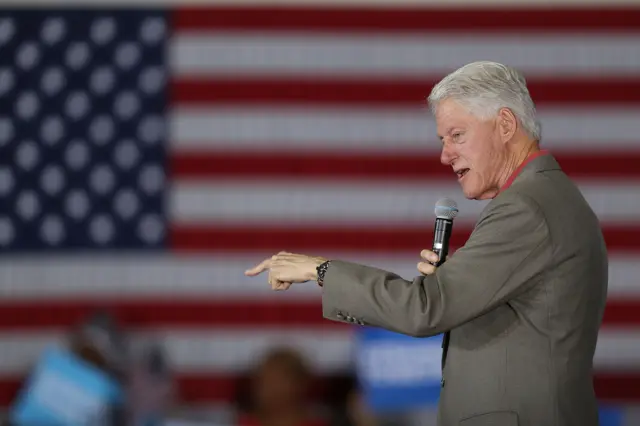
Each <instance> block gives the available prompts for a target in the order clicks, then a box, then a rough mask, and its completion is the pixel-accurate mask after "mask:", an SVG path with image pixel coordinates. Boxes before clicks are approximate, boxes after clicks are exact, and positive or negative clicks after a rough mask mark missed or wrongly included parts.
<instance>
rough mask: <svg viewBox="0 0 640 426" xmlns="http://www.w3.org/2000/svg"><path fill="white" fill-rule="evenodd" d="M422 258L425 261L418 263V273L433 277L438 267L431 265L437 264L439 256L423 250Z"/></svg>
mask: <svg viewBox="0 0 640 426" xmlns="http://www.w3.org/2000/svg"><path fill="white" fill-rule="evenodd" d="M420 257H421V258H422V259H423V261H422V262H418V271H419V272H420V273H421V274H422V275H431V274H433V273H434V272H435V271H436V267H435V266H434V265H433V264H432V263H431V262H433V263H435V262H437V261H438V255H437V254H435V253H434V252H432V251H431V250H426V249H425V250H422V251H421V252H420Z"/></svg>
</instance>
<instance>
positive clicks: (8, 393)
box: [0, 372, 640, 407]
mask: <svg viewBox="0 0 640 426" xmlns="http://www.w3.org/2000/svg"><path fill="white" fill-rule="evenodd" d="M22 382H23V378H18V377H8V378H2V379H0V406H3V407H7V406H9V405H10V404H12V403H13V402H14V399H15V397H16V396H17V394H18V391H19V389H20V388H21V386H22ZM593 382H594V388H595V391H596V395H597V397H598V399H600V400H602V401H608V402H620V403H624V402H626V403H637V402H640V373H638V372H625V373H615V374H610V373H596V375H595V377H594V381H593ZM248 383H249V382H248V380H247V378H246V377H244V376H239V375H225V374H222V373H221V374H211V373H208V374H181V375H178V376H177V377H176V384H177V388H178V396H179V398H180V400H181V401H183V402H186V403H210V404H225V403H226V404H233V403H236V402H237V400H238V397H239V396H240V395H242V394H244V395H247V394H246V391H247V390H248V388H247V386H248ZM349 383H350V380H349V379H348V377H344V376H338V375H335V376H317V377H315V378H314V380H313V383H312V386H311V397H312V398H313V399H314V400H316V401H327V400H328V399H330V398H332V397H333V395H335V394H345V392H344V391H346V390H347V386H349Z"/></svg>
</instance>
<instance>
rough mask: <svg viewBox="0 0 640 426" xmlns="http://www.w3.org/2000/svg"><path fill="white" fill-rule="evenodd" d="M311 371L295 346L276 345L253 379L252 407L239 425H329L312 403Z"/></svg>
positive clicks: (242, 416)
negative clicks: (313, 407)
mask: <svg viewBox="0 0 640 426" xmlns="http://www.w3.org/2000/svg"><path fill="white" fill-rule="evenodd" d="M310 385H311V374H310V371H309V369H308V368H307V366H306V364H305V362H304V360H303V359H302V357H301V356H300V354H298V353H297V352H295V351H294V350H292V349H288V348H279V349H275V350H273V351H272V352H270V353H269V354H267V356H266V357H265V358H264V360H263V361H262V362H261V363H260V365H259V366H258V368H257V369H256V371H255V374H254V376H253V377H252V381H251V394H250V399H251V401H250V408H249V412H247V413H244V414H242V415H240V416H239V418H238V426H328V424H327V422H325V421H324V420H323V419H321V418H319V417H318V416H317V415H314V414H313V413H312V410H311V406H310V404H309V398H308V397H309V393H310Z"/></svg>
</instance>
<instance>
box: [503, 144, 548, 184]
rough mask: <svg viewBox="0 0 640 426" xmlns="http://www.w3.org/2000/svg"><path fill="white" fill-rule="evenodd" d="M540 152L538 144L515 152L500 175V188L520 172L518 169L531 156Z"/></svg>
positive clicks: (527, 145)
mask: <svg viewBox="0 0 640 426" xmlns="http://www.w3.org/2000/svg"><path fill="white" fill-rule="evenodd" d="M536 152H540V147H539V146H538V144H536V143H530V144H526V145H524V146H522V147H521V148H518V149H516V150H514V151H513V152H512V153H511V154H510V155H509V156H508V157H507V161H506V162H505V165H504V169H503V171H502V173H501V174H500V179H499V181H498V182H499V188H502V187H503V186H504V185H505V184H506V183H507V181H508V180H509V178H510V177H511V176H512V175H513V174H514V173H515V172H516V170H518V167H520V165H522V163H524V162H525V161H526V160H527V158H529V156H530V155H532V154H535V153H536Z"/></svg>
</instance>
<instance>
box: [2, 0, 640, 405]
mask: <svg viewBox="0 0 640 426" xmlns="http://www.w3.org/2000/svg"><path fill="white" fill-rule="evenodd" d="M638 22H640V10H638V9H621V8H616V9H613V8H612V9H606V8H605V9H597V8H588V9H571V8H568V9H563V8H554V9H544V8H535V9H531V10H526V9H514V10H509V9H501V10H494V9H482V8H478V9H473V8H465V9H464V10H461V9H460V10H459V9H447V8H433V9H429V8H399V7H398V8H392V7H386V8H384V9H374V8H366V7H362V6H358V7H349V8H324V7H320V6H318V7H311V6H309V7H305V8H295V7H279V8H271V9H270V8H268V7H246V8H243V7H210V8H175V9H171V10H167V9H163V10H159V9H158V10H155V9H151V8H148V9H144V10H132V9H123V10H99V9H90V10H84V11H73V10H70V9H59V10H58V9H30V10H13V11H11V10H3V12H2V14H1V15H0V49H1V50H2V52H3V53H2V55H0V252H1V256H0V347H1V348H2V351H1V353H0V403H2V404H4V405H5V406H6V405H7V404H8V403H9V402H10V401H11V400H12V398H13V397H14V396H15V392H16V390H17V388H18V384H19V383H20V382H21V380H23V378H24V377H25V376H24V375H25V373H26V372H27V371H28V370H29V369H30V368H31V367H32V366H33V365H34V363H35V362H36V361H37V359H38V358H39V356H40V353H41V351H42V350H43V349H44V348H46V347H48V345H49V344H52V343H57V342H60V341H61V340H62V339H63V337H64V333H65V332H66V331H67V330H68V328H69V327H70V326H71V325H72V324H75V323H77V322H78V321H80V320H81V319H83V318H84V315H86V314H87V313H89V312H90V311H91V310H92V309H94V308H103V307H104V308H109V309H110V310H112V311H113V312H114V313H115V314H116V315H117V316H118V318H119V319H120V320H121V321H122V322H123V323H124V324H125V325H127V326H129V327H130V328H131V329H132V330H133V334H134V336H135V339H134V340H135V342H136V343H137V344H139V343H143V342H145V341H146V340H147V339H152V340H153V341H158V340H159V341H161V342H162V343H163V344H164V345H165V347H166V349H167V351H168V356H169V358H170V360H171V362H172V364H173V365H172V367H173V369H174V370H175V371H177V373H178V385H179V389H180V394H181V396H182V397H183V398H184V399H186V400H187V401H190V402H194V403H195V402H201V403H207V404H227V403H228V402H229V401H230V400H232V398H233V397H234V395H235V391H236V386H237V378H238V376H239V375H240V374H242V373H243V372H244V371H245V370H246V369H247V368H249V367H250V366H252V365H253V363H254V362H255V360H256V358H257V357H259V356H260V355H261V354H262V353H264V352H265V351H266V350H268V348H270V347H272V346H273V345H278V344H292V345H295V346H296V347H298V348H300V350H301V351H302V353H303V354H304V355H305V356H307V357H308V359H309V360H310V362H311V364H312V365H313V367H314V369H315V371H316V372H317V374H318V375H319V376H321V377H331V376H335V375H339V374H342V373H344V372H345V371H349V370H352V369H353V367H354V365H353V353H354V352H353V345H354V341H353V338H352V334H351V329H350V328H348V327H345V326H343V325H341V324H337V323H333V322H329V321H326V320H324V319H322V315H321V306H320V290H319V289H318V288H317V286H314V285H300V286H296V287H295V288H293V289H292V290H290V291H288V292H286V293H274V292H272V291H271V290H269V288H268V285H267V284H266V279H264V280H263V279H262V278H257V279H250V278H246V277H244V275H243V271H244V270H245V269H246V268H247V267H249V266H252V265H253V264H255V263H256V262H258V261H260V260H262V259H263V258H264V257H266V256H270V255H271V254H273V253H274V252H277V251H281V250H288V251H298V252H305V253H308V254H316V255H322V256H325V257H335V258H338V257H340V258H344V259H347V260H353V261H359V262H363V263H366V264H370V265H374V266H378V267H382V268H387V269H389V270H392V271H395V272H397V273H399V274H400V275H402V276H405V277H406V278H412V277H413V276H414V275H415V274H416V273H417V271H416V270H415V265H416V263H417V261H418V260H419V252H420V250H422V249H423V248H426V247H429V244H430V243H429V242H430V241H431V238H432V235H431V234H432V226H433V214H432V211H433V205H434V203H435V201H436V200H437V199H438V198H440V197H442V196H448V197H451V198H454V199H455V200H456V201H457V202H458V204H459V206H460V217H459V218H458V219H456V224H455V227H454V235H453V238H452V244H453V245H454V246H456V247H459V246H460V245H462V244H464V241H465V239H466V238H467V236H468V235H469V232H470V231H471V229H472V227H473V224H474V221H475V220H476V219H477V217H478V214H479V212H480V211H481V210H482V207H483V206H484V203H483V202H476V201H468V200H464V199H463V197H462V194H461V191H460V189H459V187H458V186H457V184H456V182H455V177H454V174H453V173H452V172H451V170H450V169H449V168H447V167H444V166H442V165H441V164H440V163H439V143H438V142H437V138H436V131H435V128H434V121H433V118H432V117H431V115H430V114H429V112H428V110H427V108H426V104H425V98H426V96H427V95H428V94H429V90H430V88H431V87H432V85H433V83H434V82H436V81H437V80H438V79H440V78H441V77H443V76H444V75H445V74H446V73H448V72H450V71H452V70H453V69H455V68H457V67H459V66H461V65H463V64H465V63H468V62H471V61H474V60H496V61H501V62H505V63H507V64H510V65H513V66H515V67H517V68H519V69H521V70H522V71H523V72H524V73H525V74H526V76H527V80H528V83H529V86H530V89H531V94H532V96H533V98H534V100H535V102H536V104H537V106H538V112H539V116H540V119H541V121H542V124H543V140H542V144H543V146H544V147H545V148H546V149H549V150H550V151H551V152H552V153H553V154H554V155H555V156H556V157H557V158H558V160H559V162H560V163H561V165H562V166H563V167H564V168H565V170H566V171H567V172H568V173H569V175H570V176H571V177H573V178H574V179H575V181H576V182H577V184H578V185H579V186H580V188H581V189H582V190H583V192H584V194H585V197H586V198H587V200H588V202H589V203H590V204H591V205H592V206H593V208H594V210H595V212H596V213H597V214H598V216H599V218H600V220H601V223H602V228H603V230H604V235H605V238H606V241H607V245H608V248H609V253H610V291H609V302H608V307H607V310H606V314H605V319H604V325H603V328H602V331H601V334H600V337H599V341H598V348H597V352H596V355H595V372H594V381H595V386H596V390H597V393H598V395H599V397H600V398H602V399H603V400H611V401H615V402H620V401H623V402H624V401H640V357H638V354H640V282H639V279H638V277H640V266H639V265H640V216H639V215H638V211H640V168H638V164H640V141H639V140H638V132H637V123H638V117H640V77H639V75H640V74H639V71H640V29H638V26H637V23H638Z"/></svg>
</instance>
